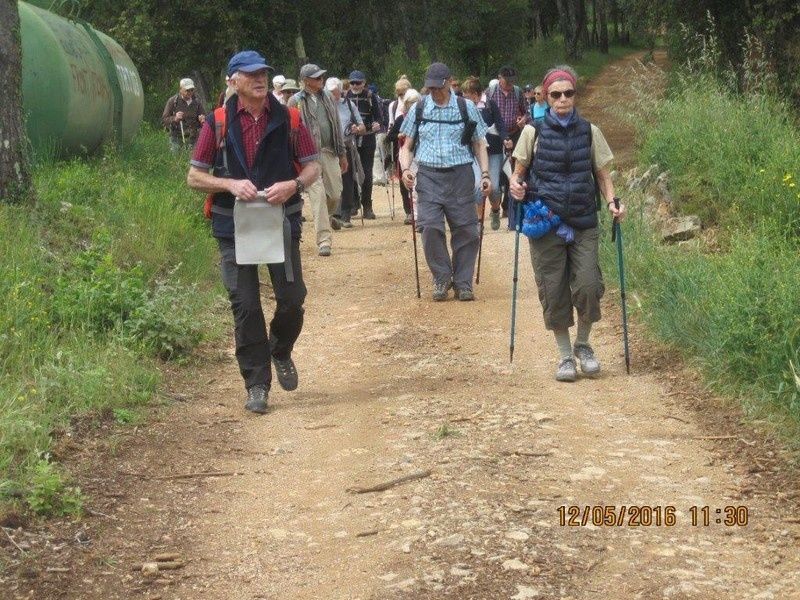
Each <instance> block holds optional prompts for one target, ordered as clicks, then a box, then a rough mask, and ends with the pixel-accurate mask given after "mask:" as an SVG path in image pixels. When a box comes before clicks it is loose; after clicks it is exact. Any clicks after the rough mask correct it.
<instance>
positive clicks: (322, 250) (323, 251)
mask: <svg viewBox="0 0 800 600" xmlns="http://www.w3.org/2000/svg"><path fill="white" fill-rule="evenodd" d="M319 255H320V256H330V255H331V247H330V246H320V247H319Z"/></svg>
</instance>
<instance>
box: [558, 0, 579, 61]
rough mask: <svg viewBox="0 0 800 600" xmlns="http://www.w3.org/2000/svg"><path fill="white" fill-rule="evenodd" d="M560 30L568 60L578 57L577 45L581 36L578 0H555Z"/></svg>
mask: <svg viewBox="0 0 800 600" xmlns="http://www.w3.org/2000/svg"><path fill="white" fill-rule="evenodd" d="M556 6H557V7H558V17H559V21H560V22H561V32H562V33H563V35H564V51H565V53H566V55H567V58H568V59H569V60H575V59H577V58H579V52H578V46H579V44H580V37H581V29H580V28H581V25H582V23H581V22H580V20H579V18H578V14H577V13H578V8H579V7H580V0H556Z"/></svg>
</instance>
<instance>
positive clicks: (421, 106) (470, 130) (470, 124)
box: [411, 95, 478, 152]
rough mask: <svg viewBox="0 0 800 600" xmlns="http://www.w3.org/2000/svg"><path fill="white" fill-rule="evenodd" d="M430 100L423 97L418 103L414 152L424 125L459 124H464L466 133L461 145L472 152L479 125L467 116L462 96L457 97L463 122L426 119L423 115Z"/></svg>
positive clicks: (462, 136)
mask: <svg viewBox="0 0 800 600" xmlns="http://www.w3.org/2000/svg"><path fill="white" fill-rule="evenodd" d="M427 100H428V96H427V95H425V96H422V97H421V98H420V99H419V100H418V101H417V110H416V114H415V117H416V118H415V120H414V121H415V123H414V125H415V126H416V129H415V130H414V138H413V140H412V142H411V150H412V151H414V150H416V149H417V142H418V141H419V126H420V125H422V124H423V123H441V124H445V125H457V124H458V123H463V124H464V131H463V132H462V134H461V143H462V144H463V145H464V146H469V148H470V152H472V136H473V135H474V134H475V128H476V127H477V126H478V124H477V123H476V122H475V121H473V120H471V119H470V118H469V114H467V101H466V100H464V98H462V97H461V96H456V104H458V111H459V112H460V113H461V120H460V121H442V120H440V119H426V118H424V117H423V116H422V113H423V112H424V111H425V102H426V101H427Z"/></svg>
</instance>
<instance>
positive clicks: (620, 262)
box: [611, 198, 631, 375]
mask: <svg viewBox="0 0 800 600" xmlns="http://www.w3.org/2000/svg"><path fill="white" fill-rule="evenodd" d="M614 208H619V198H614ZM615 240H616V242H617V266H618V267H619V289H620V294H621V296H622V339H623V344H624V347H625V371H626V372H627V373H628V375H630V374H631V356H630V351H629V349H628V309H627V306H626V302H625V261H624V259H623V257H622V227H620V224H619V221H617V219H616V218H615V219H614V221H613V222H612V223H611V241H612V242H614V241H615Z"/></svg>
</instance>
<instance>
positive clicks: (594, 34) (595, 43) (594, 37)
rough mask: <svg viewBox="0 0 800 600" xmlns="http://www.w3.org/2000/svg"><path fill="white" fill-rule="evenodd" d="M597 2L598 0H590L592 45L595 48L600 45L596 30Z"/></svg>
mask: <svg viewBox="0 0 800 600" xmlns="http://www.w3.org/2000/svg"><path fill="white" fill-rule="evenodd" d="M597 3H598V0H592V47H593V48H597V47H598V46H599V45H600V37H599V34H598V32H597Z"/></svg>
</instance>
